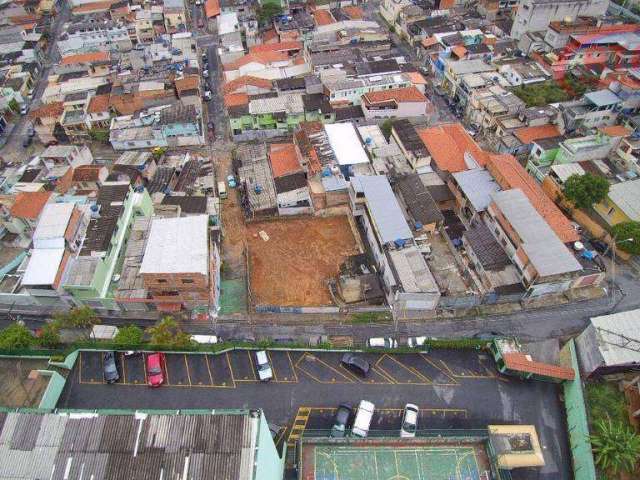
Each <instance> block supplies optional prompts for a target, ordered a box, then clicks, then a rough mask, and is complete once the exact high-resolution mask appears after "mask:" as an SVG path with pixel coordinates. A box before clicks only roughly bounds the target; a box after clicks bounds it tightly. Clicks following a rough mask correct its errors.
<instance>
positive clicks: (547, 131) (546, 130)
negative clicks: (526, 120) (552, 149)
mask: <svg viewBox="0 0 640 480" xmlns="http://www.w3.org/2000/svg"><path fill="white" fill-rule="evenodd" d="M513 134H514V135H515V136H516V137H517V139H518V140H520V141H521V142H522V143H524V144H526V145H528V144H530V143H531V142H533V141H535V140H542V139H543V138H552V137H558V136H560V130H558V127H556V126H555V125H539V126H537V127H523V128H518V129H517V130H515V131H514V132H513Z"/></svg>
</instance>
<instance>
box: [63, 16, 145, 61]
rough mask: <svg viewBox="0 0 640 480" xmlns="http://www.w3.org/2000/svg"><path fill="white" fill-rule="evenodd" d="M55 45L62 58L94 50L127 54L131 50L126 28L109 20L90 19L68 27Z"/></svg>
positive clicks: (131, 44)
mask: <svg viewBox="0 0 640 480" xmlns="http://www.w3.org/2000/svg"><path fill="white" fill-rule="evenodd" d="M56 45H57V47H58V51H59V52H60V55H61V56H63V57H64V56H66V55H71V54H77V53H87V52H90V51H96V50H111V51H119V52H128V51H130V50H131V49H132V48H133V43H132V41H131V37H130V35H129V30H128V28H127V26H125V25H120V24H118V23H116V22H113V21H110V20H103V21H95V20H94V21H91V20H90V19H83V20H82V21H80V22H75V23H72V24H70V25H68V26H67V27H66V30H65V31H64V32H63V33H62V35H60V37H59V39H58V40H57V42H56Z"/></svg>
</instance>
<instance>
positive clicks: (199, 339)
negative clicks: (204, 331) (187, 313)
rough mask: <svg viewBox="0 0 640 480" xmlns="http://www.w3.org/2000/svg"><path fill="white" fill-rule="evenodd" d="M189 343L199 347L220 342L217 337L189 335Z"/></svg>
mask: <svg viewBox="0 0 640 480" xmlns="http://www.w3.org/2000/svg"><path fill="white" fill-rule="evenodd" d="M191 341H192V342H195V343H199V344H201V345H213V344H216V343H220V342H222V338H220V337H219V336H217V335H191Z"/></svg>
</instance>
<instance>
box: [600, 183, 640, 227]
mask: <svg viewBox="0 0 640 480" xmlns="http://www.w3.org/2000/svg"><path fill="white" fill-rule="evenodd" d="M593 209H594V210H595V211H596V212H597V213H598V215H600V217H601V218H602V219H603V220H604V221H605V222H606V223H607V225H609V226H611V227H612V226H614V225H617V224H618V223H622V222H631V221H633V222H638V221H640V180H629V181H626V182H620V183H616V184H613V185H611V186H610V187H609V193H608V194H607V198H605V199H604V200H603V201H602V202H600V203H597V204H595V205H594V206H593Z"/></svg>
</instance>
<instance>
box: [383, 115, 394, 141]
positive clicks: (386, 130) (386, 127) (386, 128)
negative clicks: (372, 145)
mask: <svg viewBox="0 0 640 480" xmlns="http://www.w3.org/2000/svg"><path fill="white" fill-rule="evenodd" d="M392 128H393V125H392V123H391V120H389V119H386V120H385V121H384V122H383V123H382V125H380V130H381V131H382V134H383V135H384V138H385V140H386V141H387V142H388V141H389V139H390V138H391V129H392Z"/></svg>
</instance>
